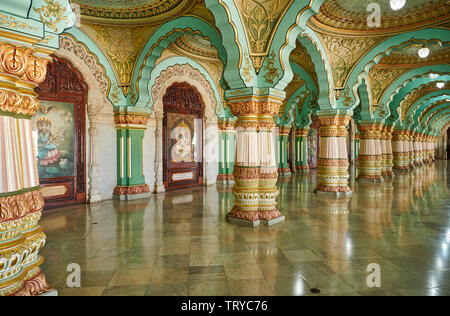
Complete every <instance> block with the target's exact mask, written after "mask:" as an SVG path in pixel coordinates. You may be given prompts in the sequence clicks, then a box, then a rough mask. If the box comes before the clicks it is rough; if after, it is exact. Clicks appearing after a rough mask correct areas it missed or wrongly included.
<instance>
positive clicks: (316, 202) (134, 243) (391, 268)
mask: <svg viewBox="0 0 450 316" xmlns="http://www.w3.org/2000/svg"><path fill="white" fill-rule="evenodd" d="M449 172H450V164H447V162H443V161H437V162H436V163H435V164H434V165H431V166H425V167H421V168H417V169H415V170H414V171H412V172H410V173H402V174H397V176H396V177H395V178H394V179H393V180H390V181H386V182H385V183H382V184H365V183H357V182H355V181H354V178H355V176H356V174H355V172H353V173H352V180H351V181H350V184H351V186H352V189H353V196H352V197H350V198H345V199H335V198H330V197H326V196H322V195H316V194H314V193H313V190H314V188H315V181H316V180H315V173H314V172H313V173H311V174H310V175H309V176H300V175H296V176H293V177H292V178H286V179H284V180H283V181H281V182H280V183H279V187H280V193H281V194H280V198H279V209H280V210H281V211H282V213H283V214H285V215H286V221H285V222H284V223H282V224H279V225H277V226H275V227H270V228H269V227H265V226H260V227H257V228H249V227H241V226H236V225H235V224H230V223H227V222H226V220H225V216H226V214H227V212H228V210H230V209H231V206H232V203H233V196H232V193H231V188H227V187H223V186H211V187H204V188H194V189H187V190H183V191H178V192H171V193H167V194H165V195H163V196H153V197H151V198H150V199H147V200H143V201H134V202H129V203H125V202H113V201H107V202H104V203H102V204H99V205H95V206H79V207H67V208H65V209H59V210H56V211H52V212H48V213H45V214H44V216H43V219H42V221H41V223H42V226H43V228H44V230H45V232H46V234H47V245H46V246H45V248H44V249H43V250H42V252H41V254H42V255H43V256H44V257H45V260H46V261H45V263H44V264H43V266H42V268H43V270H44V272H45V274H46V277H47V279H48V281H49V283H50V284H51V285H52V286H53V287H54V288H56V289H57V290H58V291H59V295H62V296H65V295H178V296H185V295H194V296H197V295H233V296H248V295H263V296H266V295H318V294H313V293H312V292H311V289H319V290H320V294H319V295H450V273H449V268H450V259H449V245H450V194H449V192H450V190H449V181H450V177H449V176H450V174H449ZM71 263H76V264H79V265H80V267H81V288H68V287H67V285H66V279H67V277H68V276H69V274H70V272H67V266H68V265H69V264H71ZM372 263H375V264H378V265H379V267H380V269H381V287H380V288H370V287H369V286H368V284H367V279H368V278H369V275H370V273H371V272H372V271H371V272H367V267H368V265H369V264H372Z"/></svg>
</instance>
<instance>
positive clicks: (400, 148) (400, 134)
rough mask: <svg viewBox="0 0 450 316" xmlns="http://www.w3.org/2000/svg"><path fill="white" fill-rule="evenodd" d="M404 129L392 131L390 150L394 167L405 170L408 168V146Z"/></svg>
mask: <svg viewBox="0 0 450 316" xmlns="http://www.w3.org/2000/svg"><path fill="white" fill-rule="evenodd" d="M406 132H407V131H406V130H394V132H393V133H392V152H393V156H394V169H395V170H398V171H405V170H408V169H409V148H408V147H409V146H408V135H407V133H406Z"/></svg>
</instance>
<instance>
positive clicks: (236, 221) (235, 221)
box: [227, 213, 286, 227]
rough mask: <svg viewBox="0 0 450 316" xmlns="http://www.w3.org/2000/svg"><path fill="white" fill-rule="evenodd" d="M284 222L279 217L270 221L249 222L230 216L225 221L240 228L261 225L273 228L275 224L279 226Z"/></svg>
mask: <svg viewBox="0 0 450 316" xmlns="http://www.w3.org/2000/svg"><path fill="white" fill-rule="evenodd" d="M285 220H286V218H285V217H284V216H280V217H277V218H274V219H272V220H268V221H266V220H256V221H250V220H245V219H239V218H235V217H233V216H232V215H231V213H230V214H228V216H227V221H228V222H230V223H232V224H237V225H241V226H247V227H257V226H259V225H260V224H263V225H265V226H273V225H276V224H279V223H281V222H284V221H285Z"/></svg>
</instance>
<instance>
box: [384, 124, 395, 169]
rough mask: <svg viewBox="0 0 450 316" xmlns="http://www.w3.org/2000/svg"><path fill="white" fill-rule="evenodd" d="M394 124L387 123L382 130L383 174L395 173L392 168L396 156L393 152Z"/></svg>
mask: <svg viewBox="0 0 450 316" xmlns="http://www.w3.org/2000/svg"><path fill="white" fill-rule="evenodd" d="M393 131H394V127H393V126H389V125H385V126H384V127H383V130H382V131H381V153H382V162H381V166H382V169H381V171H382V175H383V176H385V177H391V176H393V175H394V172H393V171H392V168H393V166H394V161H393V160H394V156H393V154H392V132H393Z"/></svg>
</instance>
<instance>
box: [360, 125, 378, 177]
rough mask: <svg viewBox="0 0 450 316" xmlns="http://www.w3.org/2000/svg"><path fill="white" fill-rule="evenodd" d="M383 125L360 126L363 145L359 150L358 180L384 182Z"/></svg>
mask: <svg viewBox="0 0 450 316" xmlns="http://www.w3.org/2000/svg"><path fill="white" fill-rule="evenodd" d="M382 129H383V124H377V123H360V124H358V130H359V133H360V134H359V135H360V138H361V144H360V148H359V158H358V161H359V164H358V172H359V175H358V179H359V180H365V181H375V182H382V181H383V176H382V151H381V131H382Z"/></svg>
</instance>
